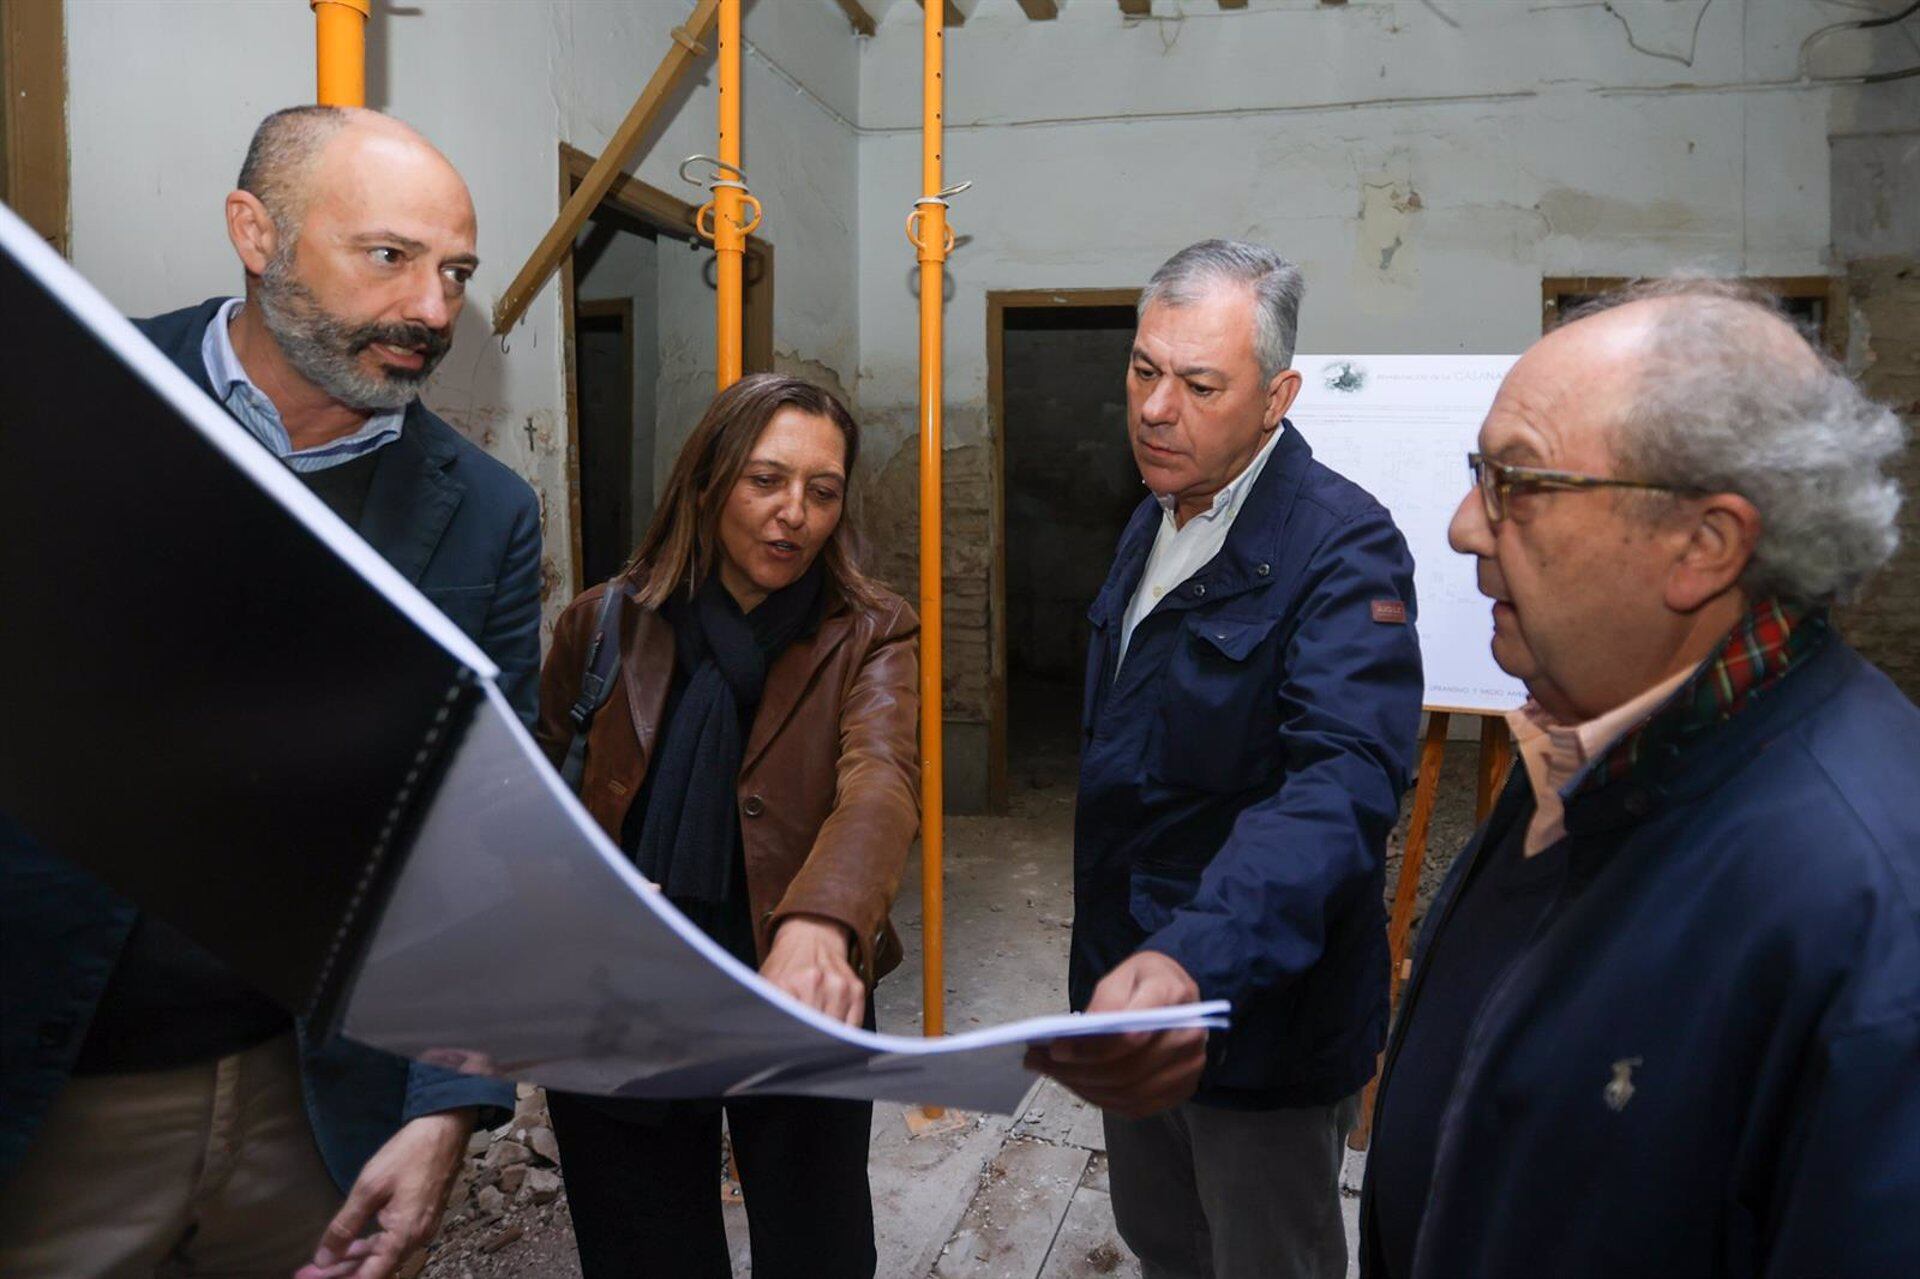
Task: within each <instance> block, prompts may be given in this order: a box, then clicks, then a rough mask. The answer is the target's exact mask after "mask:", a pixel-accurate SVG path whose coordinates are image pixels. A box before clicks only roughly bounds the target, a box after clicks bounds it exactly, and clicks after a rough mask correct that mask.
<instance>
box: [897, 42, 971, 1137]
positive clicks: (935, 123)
mask: <svg viewBox="0 0 1920 1279" xmlns="http://www.w3.org/2000/svg"><path fill="white" fill-rule="evenodd" d="M925 8H926V14H925V27H924V37H923V43H922V55H923V69H922V93H921V107H922V116H923V119H922V126H921V128H922V132H921V150H920V189H921V190H922V191H923V192H925V193H926V194H924V195H922V196H921V197H920V198H919V199H918V200H915V201H914V202H913V212H912V213H910V214H908V215H907V241H908V242H909V243H910V244H912V245H913V248H914V253H915V255H916V257H917V258H918V259H919V262H920V848H921V857H922V861H921V876H920V902H921V939H922V945H923V949H922V982H923V985H922V988H921V995H922V1007H923V1015H924V1019H925V1020H924V1025H923V1029H924V1031H925V1033H926V1034H927V1035H929V1036H933V1035H939V1034H942V1033H944V1032H945V1030H946V989H947V988H946V963H945V954H946V951H945V947H946V934H945V913H944V912H945V908H946V904H945V892H944V888H945V885H944V882H943V875H944V871H943V863H944V859H945V852H946V838H945V837H946V827H945V819H944V812H945V800H946V794H945V790H946V788H945V785H944V781H945V777H944V770H945V766H946V758H945V741H944V735H943V732H942V724H941V712H942V709H943V706H942V696H941V686H942V672H941V664H942V663H941V636H942V633H943V620H944V619H943V616H942V608H941V592H942V586H943V583H942V580H941V545H940V511H941V497H942V494H941V467H940V447H941V437H942V428H941V396H942V395H943V393H944V392H943V388H942V379H941V359H942V355H943V351H944V341H943V338H944V334H943V333H942V321H943V318H944V315H943V311H942V304H943V303H944V301H945V293H946V261H947V254H948V253H949V252H950V251H951V250H952V249H953V244H954V237H953V229H952V228H951V227H949V226H948V225H947V198H948V197H949V196H953V195H958V194H959V193H960V192H961V191H964V190H966V189H967V187H968V186H969V185H971V184H970V183H965V182H963V183H961V184H960V185H958V186H954V187H947V186H944V185H943V182H944V178H943V177H942V156H941V148H942V146H943V131H942V124H941V117H942V113H943V112H944V110H945V100H944V80H945V75H946V6H945V5H944V4H929V5H927V6H926V7H925ZM927 1113H928V1115H929V1116H930V1117H931V1116H934V1115H937V1114H938V1113H939V1112H938V1111H936V1110H931V1109H929V1111H928V1112H927Z"/></svg>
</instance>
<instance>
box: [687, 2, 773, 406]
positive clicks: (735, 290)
mask: <svg viewBox="0 0 1920 1279" xmlns="http://www.w3.org/2000/svg"><path fill="white" fill-rule="evenodd" d="M719 32H720V50H719V54H718V59H717V60H718V63H719V70H720V92H719V95H718V96H719V99H720V155H719V157H718V158H715V157H713V156H707V155H696V156H689V157H687V159H686V160H685V161H684V162H683V163H682V164H681V165H680V176H681V177H683V178H685V179H686V180H687V181H689V182H691V183H693V184H694V185H695V186H705V187H707V188H708V189H709V190H711V191H712V192H713V198H712V199H711V200H708V201H707V202H706V203H705V204H703V205H701V206H700V211H699V212H698V213H697V214H695V215H694V220H693V225H694V230H696V231H698V232H699V233H700V236H701V238H703V239H706V240H710V241H712V242H713V253H714V266H715V276H716V277H717V278H716V280H715V284H716V286H717V288H716V290H715V298H714V329H715V335H714V336H715V341H714V357H715V359H714V364H715V369H716V371H717V373H718V379H717V380H718V381H719V384H720V389H721V390H722V391H724V390H726V389H727V388H728V387H730V386H732V385H733V384H734V383H735V382H738V381H739V380H740V374H741V371H742V366H743V364H744V352H745V349H746V343H745V339H744V337H743V331H744V330H743V326H744V324H745V315H746V310H745V305H744V301H743V299H744V295H745V291H746V259H747V237H748V236H749V235H751V234H753V229H754V228H755V227H757V226H759V225H760V201H758V200H756V199H754V198H753V196H752V195H750V194H748V192H747V175H746V174H745V173H743V172H742V171H741V169H740V0H720V21H719ZM696 163H704V164H707V165H710V166H711V167H712V173H711V175H710V176H709V178H708V179H707V181H706V182H704V183H703V182H701V181H700V179H699V178H697V177H694V176H693V175H692V174H690V173H688V172H687V170H688V169H689V168H690V167H691V166H693V165H694V164H696ZM749 208H751V209H752V216H751V217H749V216H747V210H748V209H749Z"/></svg>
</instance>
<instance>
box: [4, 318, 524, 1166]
mask: <svg viewBox="0 0 1920 1279" xmlns="http://www.w3.org/2000/svg"><path fill="white" fill-rule="evenodd" d="M225 301H226V299H224V298H214V299H211V300H209V301H207V302H205V303H202V304H201V305H200V306H198V307H191V308H188V309H187V310H184V311H175V312H173V313H171V314H169V315H163V316H159V317H157V318H154V319H151V320H143V321H139V322H137V326H138V327H139V329H140V330H141V332H143V333H144V334H146V336H147V337H148V339H149V340H151V341H152V342H153V343H154V345H155V346H157V347H159V348H160V350H161V351H162V352H164V353H165V354H166V355H167V356H168V357H170V358H171V359H172V360H173V361H174V363H176V364H178V365H179V366H180V368H181V369H182V370H184V371H185V372H186V374H187V376H189V377H190V378H192V379H193V381H194V384H195V385H196V386H198V387H200V389H201V390H203V391H206V392H208V394H210V395H211V394H212V388H211V387H210V386H209V385H208V382H207V371H206V366H205V363H204V362H203V361H202V359H201V355H200V343H201V339H202V338H203V337H204V336H205V334H206V329H207V325H208V324H209V323H210V322H211V321H212V319H213V316H214V313H215V312H217V311H218V310H219V309H220V307H221V305H222V304H223V303H224V302H225ZM216 398H217V397H216ZM104 456H105V461H104V463H103V464H105V465H111V463H112V458H111V455H104ZM377 456H378V461H377V463H376V465H375V467H374V472H373V478H372V481H371V486H370V488H369V490H368V493H367V502H366V509H365V511H364V513H363V515H362V518H361V521H360V534H361V536H362V537H364V538H365V539H366V540H367V541H368V543H370V544H371V545H372V546H373V548H374V549H375V550H377V551H379V552H380V553H381V554H382V555H383V556H385V557H386V559H387V560H388V562H390V563H391V564H392V565H393V566H394V567H395V568H396V569H398V570H399V571H400V572H401V574H402V575H404V576H405V577H406V578H407V579H408V580H410V581H412V582H413V583H414V584H415V585H416V586H418V587H419V588H420V590H421V591H422V593H424V594H425V595H426V597H427V598H428V599H430V600H432V601H433V602H434V604H435V605H437V606H438V607H439V608H440V610H441V611H442V612H444V613H446V614H447V615H448V616H449V617H451V618H452V619H453V620H454V621H455V622H456V623H457V624H458V625H459V626H460V628H461V629H462V630H464V631H465V632H466V633H467V634H468V635H470V636H472V637H473V638H474V640H476V641H477V642H478V643H479V644H480V646H481V648H482V649H484V650H485V651H486V653H487V655H488V656H489V657H491V658H493V660H494V661H495V662H496V663H497V664H498V665H499V667H500V686H501V689H502V691H504V692H505V693H506V694H507V696H508V697H509V698H510V699H511V700H512V702H513V704H514V706H515V707H516V708H517V709H519V711H520V713H521V715H522V716H523V717H524V718H526V719H527V720H528V721H529V723H530V722H531V721H532V717H533V712H534V704H535V699H536V695H537V694H536V682H537V678H538V674H539V663H540V629H539V628H540V511H539V504H538V502H537V500H536V499H535V497H534V495H533V491H532V489H530V488H529V487H528V486H527V484H526V482H525V481H524V480H522V479H520V478H519V477H518V476H516V475H515V474H514V473H513V472H512V471H510V470H509V469H507V467H505V466H503V465H502V464H500V463H499V462H497V461H495V460H494V459H493V458H491V457H488V456H487V455H486V453H484V452H483V451H482V450H480V449H479V448H478V447H476V446H475V445H473V444H471V443H469V442H468V441H467V440H466V439H464V438H463V437H462V436H460V435H459V434H458V433H457V432H456V431H454V430H453V428H452V427H450V426H448V425H447V424H446V423H445V422H443V421H441V420H440V419H439V418H438V417H435V416H434V415H433V414H432V413H430V412H428V411H427V410H426V408H424V407H423V406H422V405H421V404H420V402H419V401H418V400H415V401H414V402H413V403H412V404H411V405H409V406H408V408H407V412H406V419H405V423H404V426H403V427H402V430H401V434H400V438H399V439H397V440H395V441H393V442H392V443H391V444H388V445H386V446H385V447H383V448H382V449H380V451H379V453H378V455H377ZM288 677H289V678H298V676H297V673H293V672H290V673H289V676H288ZM137 913H138V912H137V910H136V908H135V907H134V905H133V903H132V902H130V901H127V900H126V899H125V898H123V897H119V896H117V895H115V894H113V893H111V892H109V891H108V890H107V889H106V888H105V887H103V886H102V885H101V884H100V883H99V882H98V881H97V880H95V879H94V878H93V877H92V876H90V875H88V874H86V873H85V872H83V871H81V870H79V869H77V868H76V867H74V866H72V865H71V864H70V863H68V862H67V861H65V860H64V859H62V858H60V857H59V856H57V855H55V854H53V853H51V852H49V851H48V850H45V849H43V848H41V847H40V846H39V845H38V844H36V843H35V842H34V841H33V840H32V839H30V838H29V837H28V836H27V835H26V833H25V832H24V831H22V830H21V829H20V827H19V826H18V825H16V824H15V823H14V822H12V821H11V820H10V819H8V818H7V817H6V816H5V815H4V814H0V973H4V974H5V978H4V982H0V1177H4V1176H5V1175H6V1174H7V1173H8V1172H10V1171H11V1170H12V1169H13V1168H14V1166H15V1165H17V1164H18V1163H19V1161H20V1159H21V1157H22V1156H23V1155H24V1154H25V1153H26V1149H27V1146H28V1143H29V1142H30V1141H31V1140H32V1138H33V1134H34V1132H35V1130H36V1129H37V1128H38V1127H39V1125H40V1122H41V1120H42V1118H43V1117H44V1116H45V1114H46V1110H47V1107H48V1106H49V1105H50V1104H51V1103H52V1101H53V1098H54V1096H55V1095H56V1094H57V1093H58V1092H59V1091H60V1089H61V1088H62V1087H63V1086H64V1085H65V1083H66V1081H67V1078H68V1076H69V1075H70V1074H71V1073H72V1069H73V1063H74V1060H75V1059H76V1057H77V1056H78V1055H79V1051H80V1047H81V1045H82V1043H83V1042H84V1041H85V1040H86V1035H87V1027H88V1024H89V1023H90V1022H91V1021H92V1018H93V1012H94V1009H95V1008H96V1007H97V1006H98V1004H99V1000H100V995H101V992H102V991H103V990H104V989H105V987H106V983H107V978H108V977H109V976H110V975H111V974H112V972H113V967H114V964H115V963H116V962H117V961H118V960H119V957H120V952H121V949H122V948H123V947H124V946H125V945H126V941H127V936H128V934H129V932H131V930H132V928H133V922H134V917H135V915H136V914H137ZM301 1068H302V1070H301V1073H302V1077H303V1083H304V1086H305V1092H306V1101H307V1113H308V1116H309V1118H310V1120H311V1122H312V1124H313V1132H314V1138H315V1140H316V1142H317V1143H318V1145H319V1147H320V1152H321V1154H322V1156H324V1158H325V1159H326V1163H327V1167H328V1169H329V1171H331V1172H332V1174H333V1176H334V1179H335V1180H336V1181H337V1182H339V1184H340V1186H341V1188H342V1189H343V1190H344V1189H346V1188H347V1187H349V1186H351V1184H352V1183H353V1180H354V1178H355V1177H357V1176H358V1175H359V1171H360V1168H361V1166H362V1165H363V1164H364V1163H365V1162H366V1160H367V1159H368V1158H369V1157H370V1156H371V1155H372V1154H373V1153H374V1151H376V1150H377V1149H379V1147H380V1146H381V1144H382V1143H384V1142H385V1141H386V1139H387V1138H388V1137H390V1136H392V1134H393V1133H394V1132H395V1130H396V1129H398V1127H399V1126H400V1125H401V1124H402V1123H404V1122H406V1121H407V1120H410V1119H414V1118H417V1117H419V1116H421V1115H427V1114H433V1113H436V1112H438V1111H443V1110H453V1109H457V1108H460V1107H463V1106H480V1107H484V1108H499V1107H505V1108H511V1107H512V1105H513V1086H512V1085H511V1084H508V1083H505V1082H503V1081H500V1080H496V1079H484V1078H475V1077H472V1076H463V1075H457V1074H453V1073H451V1072H449V1071H446V1070H443V1069H440V1068H438V1067H433V1066H423V1065H419V1064H417V1063H410V1062H407V1061H404V1060H402V1059H401V1058H399V1057H394V1056H391V1055H389V1054H387V1053H382V1052H377V1051H375V1050H373V1049H371V1048H367V1047H364V1046H362V1045H360V1044H356V1043H352V1042H351V1041H348V1040H344V1039H335V1040H331V1041H329V1042H327V1043H324V1044H318V1045H316V1044H312V1043H308V1042H306V1040H305V1039H304V1037H303V1038H302V1042H301ZM483 1118H492V1121H493V1122H495V1123H497V1122H501V1120H502V1119H504V1115H500V1116H484V1117H483Z"/></svg>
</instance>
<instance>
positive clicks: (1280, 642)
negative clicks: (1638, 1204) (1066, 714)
mask: <svg viewBox="0 0 1920 1279" xmlns="http://www.w3.org/2000/svg"><path fill="white" fill-rule="evenodd" d="M1245 501H1246V505H1245V506H1244V507H1243V508H1242V510H1241V512H1240V514H1239V516H1238V517H1237V518H1236V519H1235V521H1234V524H1233V528H1232V530H1231V531H1230V532H1229V533H1228V535H1227V541H1226V545H1225V546H1224V547H1223V548H1222V549H1221V551H1220V553H1219V554H1218V555H1216V556H1215V557H1214V558H1213V559H1212V560H1211V561H1210V562H1209V563H1207V564H1206V565H1205V566H1203V567H1202V568H1201V569H1200V570H1199V571H1198V572H1196V573H1195V574H1194V575H1193V576H1192V577H1191V578H1190V579H1188V581H1187V582H1186V583H1185V584H1184V585H1183V586H1181V587H1180V588H1179V589H1178V590H1175V591H1170V592H1169V593H1168V594H1167V596H1166V597H1165V598H1164V599H1162V600H1161V601H1160V602H1159V604H1158V605H1156V606H1155V608H1154V610H1153V611H1152V612H1151V613H1149V614H1148V615H1147V616H1146V617H1145V618H1144V619H1142V621H1141V622H1140V625H1139V627H1138V628H1137V629H1136V630H1135V631H1134V634H1133V642H1132V644H1131V646H1130V647H1129V648H1128V650H1127V655H1126V660H1125V661H1124V662H1123V663H1121V664H1120V666H1119V672H1118V678H1116V677H1115V654H1116V652H1117V650H1118V647H1119V638H1120V630H1121V627H1122V625H1123V619H1124V616H1125V614H1126V610H1127V604H1128V601H1129V600H1130V599H1131V598H1132V596H1133V593H1134V590H1135V588H1136V587H1137V586H1138V585H1139V582H1140V579H1141V576H1142V574H1143V572H1144V571H1145V568H1146V561H1147V556H1148V553H1149V552H1150V551H1151V549H1152V547H1153V542H1154V537H1155V534H1156V533H1157V531H1158V529H1159V526H1160V521H1161V518H1162V512H1161V509H1160V507H1159V505H1158V504H1157V503H1156V502H1155V501H1154V500H1153V499H1152V498H1148V499H1147V500H1146V501H1144V502H1142V503H1141V505H1140V508H1139V510H1137V511H1136V512H1135V513H1134V516H1133V520H1132V522H1131V523H1129V524H1128V526H1127V530H1126V532H1125V534H1123V535H1122V537H1121V539H1120V547H1119V551H1118V553H1117V555H1116V557H1115V561H1114V566H1113V571H1112V573H1111V574H1110V575H1109V576H1108V578H1107V582H1106V585H1105V586H1104V587H1103V588H1102V589H1101V591H1100V594H1099V596H1098V597H1097V598H1096V599H1095V600H1094V603H1093V608H1092V611H1091V612H1090V613H1089V619H1090V620H1091V622H1092V624H1093V638H1092V642H1091V644H1090V646H1089V651H1088V654H1087V683H1086V697H1085V701H1084V710H1083V717H1082V750H1081V760H1080V793H1079V801H1078V807H1077V810H1076V814H1075V823H1074V894H1075V908H1074V926H1073V956H1072V965H1071V974H1070V977H1071V982H1070V986H1071V996H1072V1000H1073V1005H1074V1007H1075V1008H1083V1007H1085V1005H1086V1002H1087V1000H1088V998H1089V997H1090V996H1091V995H1092V992H1093V987H1094V985H1095V984H1096V983H1097V982H1098V981H1099V980H1100V978H1101V977H1103V976H1105V975H1106V973H1107V972H1109V971H1110V970H1111V969H1112V968H1113V967H1114V966H1115V965H1117V964H1118V963H1120V961H1121V960H1123V959H1125V958H1126V957H1127V956H1129V955H1131V954H1133V953H1134V952H1135V951H1137V950H1141V949H1148V950H1154V951H1159V952H1162V953H1164V954H1166V955H1169V956H1171V957H1172V958H1173V959H1174V960H1176V961H1178V962H1179V964H1180V965H1181V966H1182V967H1183V968H1185V969H1186V970H1187V972H1188V973H1189V974H1191V975H1192V976H1193V978H1194V980H1195V981H1196V982H1197V983H1198V984H1199V986H1200V993H1201V995H1202V996H1203V997H1205V998H1207V999H1227V1000H1231V1001H1232V1003H1233V1027H1232V1029H1231V1030H1230V1031H1227V1032H1225V1033H1220V1034H1215V1035H1214V1036H1213V1037H1212V1039H1211V1040H1210V1042H1209V1048H1208V1056H1209V1062H1208V1066H1207V1070H1206V1074H1205V1075H1204V1077H1203V1078H1202V1081H1201V1086H1200V1092H1199V1094H1198V1095H1197V1098H1196V1100H1199V1101H1201V1102H1204V1103H1210V1104H1215V1105H1223V1106H1242V1107H1262V1108H1264V1107H1276V1106H1307V1105H1320V1104H1325V1103H1329V1102H1333V1101H1337V1100H1339V1099H1341V1098H1343V1097H1346V1096H1348V1095H1349V1094H1351V1093H1353V1092H1355V1091H1356V1090H1358V1089H1359V1088H1360V1086H1361V1085H1362V1084H1364V1083H1366V1081H1367V1078H1368V1076H1369V1075H1371V1074H1372V1073H1373V1064H1374V1059H1375V1056H1376V1054H1377V1053H1378V1052H1379V1050H1380V1045H1381V1043H1382V1042H1383V1041H1384V1039H1385V1037H1386V1009H1387V948H1386V934H1385V927H1384V925H1385V915H1384V911H1383V909H1382V906H1381V897H1382V895H1383V888H1384V884H1383V877H1384V850H1385V846H1386V840H1387V834H1388V832H1389V831H1390V830H1391V829H1392V828H1393V824H1394V821H1395V818H1396V817H1397V816H1398V814H1399V809H1400V796H1401V794H1402V793H1403V792H1404V791H1405V790H1406V787H1407V782H1408V778H1409V775H1410V773H1411V770H1412V765H1413V753H1414V737H1415V735H1416V733H1417V732H1418V728H1419V719H1420V702H1421V693H1422V682H1421V670H1420V648H1419V644H1418V643H1417V641H1416V639H1415V635H1414V626H1413V624H1414V613H1415V607H1414V606H1415V601H1414V592H1413V557H1412V556H1411V555H1410V554H1409V553H1408V551H1407V545H1406V541H1405V539H1403V538H1402V537H1401V535H1400V531H1399V530H1398V529H1397V528H1395V527H1394V524H1393V520H1392V517H1391V516H1389V515H1388V513H1387V511H1386V509H1385V508H1384V507H1382V506H1381V505H1380V504H1379V503H1378V502H1376V501H1375V500H1374V499H1373V498H1372V497H1371V496H1369V495H1368V494H1367V493H1366V492H1365V491H1364V490H1363V489H1361V488H1360V487H1359V486H1358V485H1355V484H1353V483H1351V482H1350V481H1348V480H1346V479H1343V478H1342V477H1341V476H1339V475H1337V474H1335V473H1334V472H1333V471H1331V470H1329V469H1328V468H1326V467H1325V466H1322V465H1321V464H1320V463H1318V462H1316V461H1314V460H1313V450H1312V449H1310V448H1309V447H1308V446H1307V442H1306V441H1305V440H1304V439H1302V438H1301V436H1300V433H1299V432H1298V431H1297V430H1295V429H1294V428H1293V427H1292V426H1291V425H1290V424H1289V425H1288V426H1287V427H1286V432H1285V434H1284V435H1283V436H1282V437H1281V438H1280V440H1279V441H1278V442H1277V443H1276V444H1275V445H1274V449H1273V452H1272V453H1271V454H1269V455H1268V458H1267V462H1266V465H1265V467H1264V468H1263V469H1262V470H1261V472H1260V475H1259V477H1258V478H1257V479H1256V480H1255V481H1254V485H1253V488H1252V489H1251V491H1250V492H1249V493H1248V494H1247V496H1246V498H1245Z"/></svg>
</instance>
